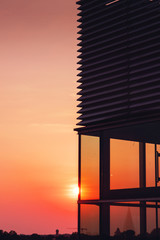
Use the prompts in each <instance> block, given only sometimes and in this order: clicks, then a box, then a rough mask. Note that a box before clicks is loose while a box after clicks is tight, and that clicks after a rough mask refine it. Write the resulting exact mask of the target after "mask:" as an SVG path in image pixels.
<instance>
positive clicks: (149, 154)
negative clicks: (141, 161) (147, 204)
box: [146, 143, 155, 187]
mask: <svg viewBox="0 0 160 240" xmlns="http://www.w3.org/2000/svg"><path fill="white" fill-rule="evenodd" d="M154 186H155V145H154V144H150V143H146V187H154Z"/></svg>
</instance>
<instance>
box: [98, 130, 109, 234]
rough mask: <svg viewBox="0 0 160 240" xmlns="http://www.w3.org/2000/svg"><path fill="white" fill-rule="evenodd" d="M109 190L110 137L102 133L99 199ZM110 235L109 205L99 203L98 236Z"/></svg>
mask: <svg viewBox="0 0 160 240" xmlns="http://www.w3.org/2000/svg"><path fill="white" fill-rule="evenodd" d="M109 190H110V139H109V138H106V137H105V136H104V134H103V133H102V134H101V136H100V200H103V199H104V198H105V196H106V195H107V192H108V191H109ZM109 235H110V205H109V204H107V203H102V204H101V205H100V236H101V237H102V238H106V237H108V236H109Z"/></svg>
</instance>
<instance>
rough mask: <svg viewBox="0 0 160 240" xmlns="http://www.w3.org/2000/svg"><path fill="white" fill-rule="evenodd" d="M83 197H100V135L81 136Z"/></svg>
mask: <svg viewBox="0 0 160 240" xmlns="http://www.w3.org/2000/svg"><path fill="white" fill-rule="evenodd" d="M80 192H81V199H99V137H92V136H85V135H82V136H81V191H80Z"/></svg>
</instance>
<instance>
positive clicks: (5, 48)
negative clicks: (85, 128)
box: [0, 0, 77, 234]
mask: <svg viewBox="0 0 160 240" xmlns="http://www.w3.org/2000/svg"><path fill="white" fill-rule="evenodd" d="M76 13H77V12H76V4H75V1H74V0H28V1H26V0H0V29H1V31H0V113H1V115H0V116H1V117H0V132H1V134H0V161H1V167H0V191H1V198H0V213H1V217H0V229H3V230H6V231H10V230H15V231H16V232H17V233H25V234H31V233H39V234H47V233H55V230H56V229H57V228H58V229H59V230H60V233H66V232H68V233H70V232H73V231H76V227H77V205H76V195H75V194H74V192H73V189H74V188H75V187H76V184H77V136H76V133H75V132H74V131H73V128H74V127H75V125H76V110H77V109H76V86H77V84H76V80H77V78H76V74H77V71H76V68H77V66H76V62H77V59H76V56H77V53H76V51H77V46H76V44H77V40H76V38H77V34H76V32H77V29H76V26H77V22H76V19H77V17H76Z"/></svg>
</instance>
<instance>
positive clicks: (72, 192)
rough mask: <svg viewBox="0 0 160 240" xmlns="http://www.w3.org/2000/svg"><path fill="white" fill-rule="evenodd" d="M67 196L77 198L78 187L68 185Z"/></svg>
mask: <svg viewBox="0 0 160 240" xmlns="http://www.w3.org/2000/svg"><path fill="white" fill-rule="evenodd" d="M68 195H69V196H70V197H71V198H76V199H77V198H78V195H79V187H78V186H77V185H76V184H73V185H70V186H69V189H68Z"/></svg>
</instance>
